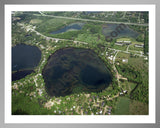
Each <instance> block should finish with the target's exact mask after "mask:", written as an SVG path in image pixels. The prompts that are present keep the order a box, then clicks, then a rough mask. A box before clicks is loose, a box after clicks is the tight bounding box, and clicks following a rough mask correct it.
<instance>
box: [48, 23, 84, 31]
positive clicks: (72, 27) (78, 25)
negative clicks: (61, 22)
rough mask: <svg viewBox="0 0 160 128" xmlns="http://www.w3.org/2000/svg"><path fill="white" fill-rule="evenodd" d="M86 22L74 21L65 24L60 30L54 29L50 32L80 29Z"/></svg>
mask: <svg viewBox="0 0 160 128" xmlns="http://www.w3.org/2000/svg"><path fill="white" fill-rule="evenodd" d="M83 25H84V23H72V24H69V25H68V26H65V27H63V28H61V29H59V30H56V31H53V32H51V33H50V34H59V33H63V32H67V31H75V30H80V29H82V27H83Z"/></svg>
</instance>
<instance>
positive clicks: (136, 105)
mask: <svg viewBox="0 0 160 128" xmlns="http://www.w3.org/2000/svg"><path fill="white" fill-rule="evenodd" d="M129 108H130V110H129V112H130V114H131V115H148V109H149V107H148V105H147V104H144V103H141V102H139V101H135V100H134V101H131V102H130V105H129Z"/></svg>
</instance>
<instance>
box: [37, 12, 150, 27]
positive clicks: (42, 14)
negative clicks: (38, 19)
mask: <svg viewBox="0 0 160 128" xmlns="http://www.w3.org/2000/svg"><path fill="white" fill-rule="evenodd" d="M39 13H40V14H41V16H48V17H55V18H63V19H71V20H81V21H93V22H101V23H111V24H127V25H138V26H148V24H138V23H128V22H113V21H102V20H91V19H81V18H73V17H64V16H54V15H46V14H44V13H43V12H41V11H39Z"/></svg>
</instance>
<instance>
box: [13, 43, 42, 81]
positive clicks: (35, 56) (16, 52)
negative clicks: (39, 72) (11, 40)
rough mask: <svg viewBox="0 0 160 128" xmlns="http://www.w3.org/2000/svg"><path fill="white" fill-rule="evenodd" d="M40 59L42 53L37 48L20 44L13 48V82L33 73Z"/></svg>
mask: <svg viewBox="0 0 160 128" xmlns="http://www.w3.org/2000/svg"><path fill="white" fill-rule="evenodd" d="M40 59H41V51H40V49H39V48H38V47H36V46H30V45H25V44H19V45H16V46H15V47H12V81H15V80H19V79H21V78H23V77H25V76H26V75H28V74H30V73H32V72H33V69H34V68H35V67H36V66H37V65H38V63H39V62H40Z"/></svg>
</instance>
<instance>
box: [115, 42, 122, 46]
mask: <svg viewBox="0 0 160 128" xmlns="http://www.w3.org/2000/svg"><path fill="white" fill-rule="evenodd" d="M115 45H119V46H123V45H124V44H123V43H120V42H116V43H115Z"/></svg>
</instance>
